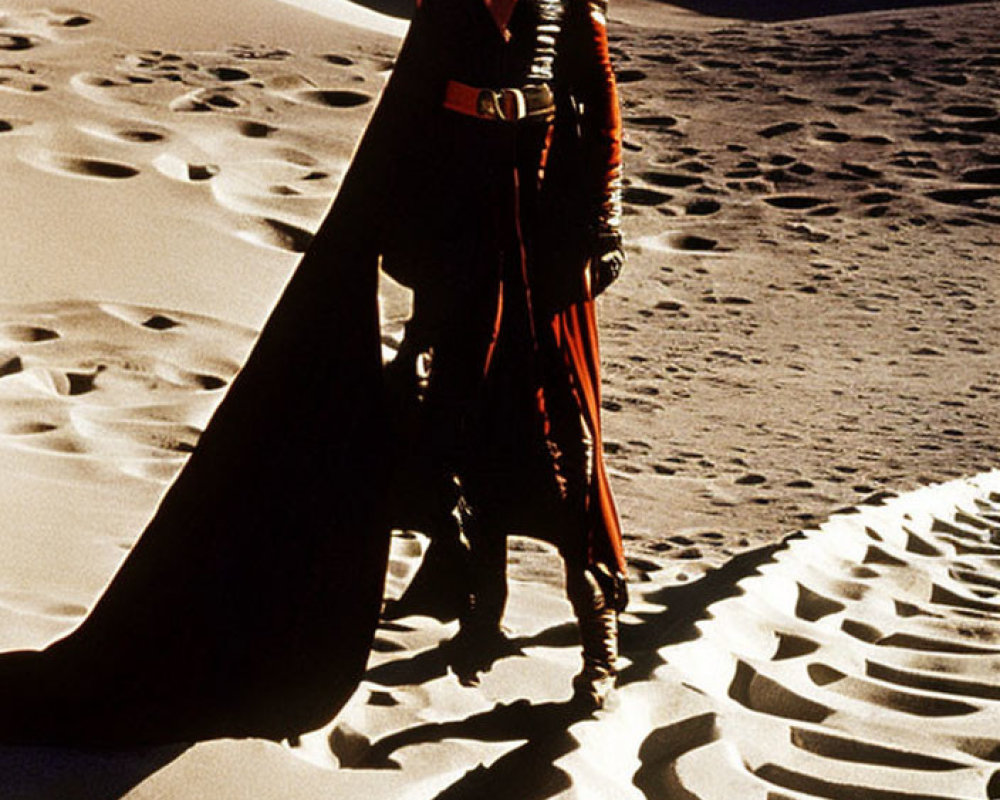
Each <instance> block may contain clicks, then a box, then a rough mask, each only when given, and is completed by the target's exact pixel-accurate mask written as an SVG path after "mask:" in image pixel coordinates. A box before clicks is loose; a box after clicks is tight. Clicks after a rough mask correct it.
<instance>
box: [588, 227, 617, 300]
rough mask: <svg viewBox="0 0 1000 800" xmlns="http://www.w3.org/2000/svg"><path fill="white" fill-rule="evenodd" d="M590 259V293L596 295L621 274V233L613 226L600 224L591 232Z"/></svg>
mask: <svg viewBox="0 0 1000 800" xmlns="http://www.w3.org/2000/svg"><path fill="white" fill-rule="evenodd" d="M593 236H594V238H593V246H592V248H591V253H592V256H591V259H590V288H591V294H592V295H593V296H594V297H597V296H598V295H599V294H601V293H602V292H603V291H604V290H605V289H607V288H608V287H609V286H610V285H611V284H612V283H614V282H615V281H616V280H617V279H618V276H619V275H620V274H621V271H622V267H624V266H625V249H624V248H623V246H622V235H621V234H620V233H619V232H618V230H617V229H615V228H609V227H604V226H602V227H601V228H599V229H598V230H597V231H595V232H594V234H593Z"/></svg>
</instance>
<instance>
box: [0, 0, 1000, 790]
mask: <svg viewBox="0 0 1000 800" xmlns="http://www.w3.org/2000/svg"><path fill="white" fill-rule="evenodd" d="M305 1H306V0H302V2H299V0H295V2H296V4H297V5H300V6H302V4H303V3H304V2H305ZM202 5H203V6H205V7H204V8H202V7H201V6H199V5H198V4H194V3H188V2H178V3H169V4H159V5H155V6H147V5H145V4H143V5H142V7H140V5H139V4H125V5H124V6H123V5H122V4H121V3H120V2H118V0H89V1H88V2H85V3H83V4H82V5H81V6H80V7H78V8H72V9H67V8H63V7H52V8H49V7H45V6H38V4H37V3H34V2H31V0H7V2H6V3H4V4H3V7H2V9H0V182H2V185H3V187H4V188H3V191H4V195H5V201H6V202H5V207H4V214H3V215H0V237H2V238H3V241H4V247H3V255H2V259H3V260H2V268H0V277H2V280H3V287H2V294H3V300H4V303H3V305H0V503H2V505H3V508H4V524H3V525H0V552H2V553H3V557H4V558H3V567H2V569H0V646H3V647H5V648H15V647H26V646H41V645H43V644H45V643H46V642H47V641H50V640H51V639H53V638H55V637H56V636H58V635H60V634H61V633H64V632H65V631H67V630H68V629H70V628H72V627H73V625H75V624H76V622H78V621H79V619H80V618H81V617H82V616H83V615H84V614H85V613H86V609H87V608H88V607H89V605H90V604H91V603H92V602H93V600H94V598H95V597H96V596H97V594H98V593H99V592H100V589H101V587H102V586H103V585H104V583H105V581H106V580H107V579H108V577H109V576H110V575H111V574H112V573H113V571H114V569H115V566H116V565H117V564H118V563H119V561H120V559H121V558H122V557H123V555H124V554H125V552H127V550H128V549H129V548H130V547H131V544H132V542H133V540H134V537H135V535H136V534H137V532H138V531H140V530H141V529H142V527H143V524H144V521H145V519H146V518H147V517H148V515H149V514H150V513H151V511H152V509H153V508H154V506H155V504H156V501H157V498H158V496H159V494H160V493H161V492H162V490H163V487H164V486H165V485H166V482H167V481H169V479H170V477H171V476H172V475H173V474H174V472H175V471H176V470H177V469H178V468H179V467H180V465H181V464H182V463H183V459H184V456H185V453H186V452H188V451H189V450H190V449H191V448H192V447H193V446H195V444H196V442H197V438H198V435H199V433H200V431H201V429H202V428H203V426H204V424H205V421H206V419H207V418H208V416H209V414H210V413H211V410H212V409H213V408H214V406H215V404H216V403H217V402H218V400H219V398H220V397H221V396H222V394H223V392H224V390H225V387H226V386H227V385H228V382H229V381H230V380H231V379H232V377H233V375H234V374H235V372H236V370H237V369H238V367H239V365H240V363H241V362H242V359H243V357H244V356H245V354H246V352H247V349H248V347H249V346H250V344H251V342H252V340H253V336H254V330H255V329H257V328H259V326H260V325H261V324H262V322H263V320H264V319H265V318H266V315H267V312H268V310H269V309H270V307H271V305H272V304H273V302H274V300H275V298H276V296H277V294H278V292H279V291H280V289H281V287H282V285H283V284H284V282H285V280H286V279H287V276H288V274H289V271H290V270H291V268H292V267H293V265H294V264H295V262H296V259H297V258H298V254H299V253H301V252H302V250H303V249H304V248H305V247H306V245H307V244H308V241H309V237H310V235H311V232H312V231H313V230H315V227H316V226H317V225H318V223H319V221H320V219H321V218H322V216H323V214H324V212H325V209H326V207H327V206H328V204H329V201H330V198H331V196H332V194H333V192H334V191H335V189H336V186H337V184H338V181H339V179H340V176H341V175H342V173H343V170H344V169H345V167H346V164H347V163H348V159H349V157H350V153H351V151H352V148H353V146H354V142H355V141H356V140H357V137H358V135H359V134H360V131H361V130H362V128H363V126H364V124H365V121H366V119H367V116H368V114H369V113H370V112H371V109H372V108H373V105H374V102H373V101H374V99H375V97H376V96H377V93H378V91H379V88H380V87H381V85H382V83H383V81H384V79H385V77H386V75H387V74H388V70H389V69H391V66H392V63H393V59H394V56H395V49H396V47H397V46H398V38H396V36H394V35H391V34H393V33H394V32H397V31H399V30H400V29H401V28H400V26H399V24H398V23H395V22H392V21H387V20H386V19H385V18H383V17H379V16H373V15H371V14H370V13H368V12H367V11H364V10H363V11H362V12H358V14H356V15H353V14H354V11H355V10H354V9H352V10H351V12H352V15H353V16H350V17H348V16H345V15H346V13H347V6H340V5H334V4H330V5H324V7H323V9H322V10H323V12H324V13H323V14H321V15H316V14H310V13H308V12H307V11H306V10H303V9H304V8H305V6H303V7H302V8H295V7H293V6H292V5H288V4H280V5H279V4H277V3H274V2H273V0H246V2H245V3H243V4H241V9H240V11H241V13H239V14H234V13H233V11H232V9H231V8H229V7H227V6H213V5H211V4H208V5H205V4H202ZM369 5H370V4H369ZM383 5H385V4H383ZM734 5H735V4H734ZM831 7H832V5H831ZM838 8H840V10H843V9H842V7H838ZM758 10H759V9H758ZM828 10H829V9H828ZM814 11H815V9H814ZM745 12H746V9H744V10H743V12H740V11H739V9H736V10H735V11H730V12H727V13H733V14H734V15H739V14H741V13H743V14H745ZM996 12H997V4H996V3H995V2H994V3H981V4H975V5H961V6H949V7H946V8H919V9H913V8H909V9H897V10H893V11H885V12H880V13H877V14H864V15H853V16H839V17H830V18H825V19H804V20H800V21H795V22H789V23H785V24H777V25H765V24H760V23H757V22H751V21H745V20H742V21H739V20H718V19H712V18H707V17H704V16H699V15H696V14H693V13H691V12H686V11H682V10H678V9H677V8H676V7H672V6H667V5H661V4H657V3H650V2H644V0H628V2H625V1H624V0H623V2H622V3H621V4H620V5H619V6H615V4H614V3H612V21H613V25H612V31H611V33H612V45H613V49H614V57H615V59H616V66H617V69H618V74H619V80H620V83H621V91H622V96H623V111H624V117H625V126H626V159H627V160H626V178H627V186H626V191H625V201H626V211H627V217H626V234H627V240H628V242H629V248H630V264H629V266H628V269H627V271H626V273H625V275H624V277H623V278H622V280H621V282H620V283H619V284H618V285H617V286H616V287H615V288H614V289H612V290H611V291H610V292H609V293H608V295H607V296H606V297H605V298H604V299H603V300H602V301H601V313H602V324H603V327H604V352H603V355H604V361H605V364H606V366H605V378H606V380H605V404H604V407H605V426H606V431H605V433H606V438H607V442H606V450H607V458H608V461H609V464H610V467H611V469H612V471H613V480H614V485H615V489H616V491H617V493H618V496H619V498H620V500H621V505H622V511H623V515H624V519H625V524H626V531H627V538H628V541H627V547H628V553H629V557H630V563H631V566H632V583H633V585H632V593H633V597H634V598H635V599H634V602H633V604H632V606H631V607H630V609H629V612H628V613H627V614H626V615H625V617H624V618H623V654H624V661H623V667H624V669H623V673H622V680H621V690H620V693H619V698H618V703H617V706H616V707H615V708H613V709H612V710H610V711H609V712H607V713H604V714H601V715H600V716H599V717H598V718H597V719H587V720H583V719H579V718H577V717H575V716H574V715H573V713H572V712H571V710H570V709H568V708H567V707H566V705H565V704H564V701H565V700H566V699H567V697H568V695H569V680H570V677H571V676H572V675H573V673H574V672H575V671H576V669H577V659H578V652H577V650H576V647H575V644H574V642H575V631H574V630H573V625H572V623H571V618H572V617H571V613H570V610H569V607H568V605H567V604H566V601H565V600H564V599H563V596H562V591H561V586H560V580H561V578H560V566H559V560H558V557H557V556H556V555H555V554H554V553H552V552H551V551H550V550H548V549H547V548H546V547H544V546H542V545H538V544H537V543H533V542H531V541H530V540H516V546H515V548H514V550H513V552H512V554H511V560H512V574H513V578H514V584H513V592H512V599H511V607H510V611H509V615H508V619H507V623H508V625H509V627H510V637H511V646H510V651H509V652H505V653H501V654H498V659H497V661H496V663H495V664H494V667H493V669H492V670H491V672H489V673H488V674H487V675H486V676H485V678H484V681H483V683H482V686H481V687H479V688H478V689H475V690H469V689H464V688H462V687H460V686H459V685H458V683H457V681H456V680H455V679H454V677H453V676H452V675H450V674H449V673H448V669H447V659H446V653H445V650H446V647H447V645H446V642H447V640H448V639H449V638H450V637H451V636H452V635H453V633H454V632H455V627H454V624H450V625H445V624H441V623H438V622H436V621H434V620H432V619H430V618H427V617H419V616H410V617H406V618H403V619H399V620H394V621H392V622H387V623H386V624H385V625H384V626H383V627H382V629H381V630H380V631H379V634H378V639H377V642H376V647H375V652H374V654H373V656H372V660H371V664H370V670H369V672H368V674H367V676H366V679H365V682H364V684H363V685H362V686H361V688H360V689H359V691H358V692H357V694H356V696H355V697H354V699H353V700H352V701H351V703H350V704H349V706H348V707H347V708H346V709H345V711H344V713H343V714H342V715H341V716H340V717H339V718H338V719H337V720H336V721H335V722H334V723H332V724H331V725H329V726H327V728H325V729H324V730H321V731H318V732H316V733H314V734H311V735H309V736H306V737H303V739H302V740H301V741H300V742H296V743H285V744H284V745H277V744H274V743H266V742H258V741H240V742H236V741H222V742H211V743H202V744H198V745H197V746H192V747H187V746H185V745H181V746H178V747H176V748H161V749H156V750H145V751H141V752H120V753H103V754H94V753H79V752H65V751H45V750H29V749H15V748H11V749H6V750H4V751H3V752H0V762H2V764H3V767H2V772H3V774H4V778H3V792H2V794H3V795H4V796H5V797H17V798H49V797H59V798H77V797H78V798H87V800H89V799H90V798H94V797H100V798H104V797H107V798H111V797H124V796H131V797H136V798H139V797H153V796H155V797H190V796H192V791H194V792H195V793H197V794H198V795H199V796H202V795H204V796H212V797H219V798H226V797H232V798H243V797H247V796H254V797H263V798H268V797H274V798H279V797H290V796H294V797H297V798H311V797H317V798H319V797H330V796H348V797H363V796H374V797H383V796H384V797H393V798H396V797H399V798H409V797H412V798H433V797H441V798H449V797H492V796H501V795H502V796H504V797H578V798H588V799H589V798H606V797H615V798H618V797H621V798H629V797H635V798H640V797H647V798H675V797H703V798H731V797H748V798H757V797H759V798H767V799H768V800H777V799H778V798H816V797H823V798H838V799H839V798H858V797H864V798H869V797H873V798H884V799H885V800H895V798H899V799H900V800H902V798H913V797H931V798H938V797H941V798H944V797H948V798H954V797H962V798H966V797H968V798H973V797H983V796H984V795H985V796H989V797H992V796H1000V789H998V781H1000V779H997V778H995V777H994V774H995V772H996V769H995V768H996V762H997V760H998V755H997V750H996V741H997V739H996V734H995V733H994V731H995V730H996V721H997V714H996V709H995V702H996V700H997V698H998V697H1000V689H998V688H997V686H998V681H997V677H996V664H995V663H994V662H995V655H996V653H997V652H1000V650H998V648H1000V645H998V643H997V633H996V624H995V615H996V612H997V610H998V608H1000V606H998V605H997V599H996V592H997V588H998V584H997V580H998V579H997V576H996V569H995V566H996V563H997V562H996V557H997V555H998V554H1000V549H998V545H997V543H996V541H995V539H997V537H998V536H1000V533H998V531H1000V500H998V497H1000V478H998V475H997V473H994V472H988V470H989V469H990V468H991V467H993V466H994V465H995V463H996V454H997V452H998V445H997V443H996V438H995V435H994V427H995V426H994V424H993V420H994V419H995V418H996V415H997V401H996V398H997V397H998V396H1000V371H998V370H997V367H996V363H995V358H994V353H995V352H996V350H997V348H998V345H1000V327H998V325H997V323H996V298H997V289H998V278H997V271H996V266H997V264H996V259H997V248H996V245H997V238H996V232H995V231H996V224H997V222H998V220H1000V205H998V203H1000V189H998V188H997V186H998V185H1000V176H998V172H997V170H998V165H1000V140H998V138H997V137H998V135H1000V128H998V119H1000V106H998V102H1000V101H998V97H1000V83H998V79H997V75H998V73H997V69H996V68H997V66H998V65H1000V61H998V59H1000V52H998V50H997V45H996V43H995V41H994V38H995V36H994V32H993V30H992V28H991V26H990V25H987V24H984V20H992V19H993V18H994V17H995V16H996ZM345 20H346V21H349V22H350V23H351V24H350V25H345V24H343V23H344V21H345ZM380 295H381V300H382V313H383V323H384V324H383V345H384V350H385V353H386V355H389V354H391V352H392V350H393V348H394V347H395V346H396V344H398V341H399V338H400V336H401V331H402V324H403V322H404V321H405V319H406V315H407V313H408V311H407V309H408V297H407V293H406V292H405V291H403V290H402V289H400V288H399V287H397V286H393V285H392V284H391V282H390V281H388V280H383V282H382V285H381V287H380ZM976 473H982V474H980V475H979V476H978V477H976V478H968V479H962V480H957V481H953V480H950V479H953V478H956V477H959V476H968V475H973V474H976ZM924 484H940V485H936V486H932V487H931V488H925V489H917V487H920V486H922V485H924ZM897 493H898V494H899V496H898V497H895V495H896V494H897ZM838 509H847V510H845V511H843V512H842V513H835V512H837V511H838ZM831 514H833V516H832V517H831ZM828 518H829V522H827V523H825V524H823V525H822V526H821V527H819V528H816V525H817V524H818V523H819V522H820V521H821V520H826V519H828ZM801 528H806V529H808V530H807V532H806V533H804V534H797V535H793V536H792V537H791V538H788V539H787V540H786V539H784V537H785V535H786V534H787V533H790V532H792V531H796V530H799V529H801ZM425 548H426V541H425V540H424V539H423V538H422V537H420V536H419V535H418V534H415V533H408V532H400V533H398V534H397V535H396V537H395V539H394V543H393V556H392V560H391V567H390V576H389V587H388V593H389V596H390V597H398V596H399V595H400V594H401V592H402V591H403V589H404V587H405V586H406V583H407V581H408V580H409V579H410V578H411V577H412V575H413V574H414V572H415V570H416V568H417V565H418V563H419V558H420V556H421V554H422V553H423V551H424V549H425ZM192 787H196V788H195V789H194V790H193V789H192Z"/></svg>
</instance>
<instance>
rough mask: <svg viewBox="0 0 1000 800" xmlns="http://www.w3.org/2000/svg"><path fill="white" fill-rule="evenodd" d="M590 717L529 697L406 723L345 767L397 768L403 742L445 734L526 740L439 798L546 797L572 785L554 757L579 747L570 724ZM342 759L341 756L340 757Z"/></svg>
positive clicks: (563, 705) (525, 799)
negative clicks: (459, 715) (458, 716)
mask: <svg viewBox="0 0 1000 800" xmlns="http://www.w3.org/2000/svg"><path fill="white" fill-rule="evenodd" d="M586 717H587V712H585V711H581V710H580V709H579V708H577V707H574V706H573V705H572V704H571V703H539V704H537V705H532V704H531V703H529V702H528V701H527V700H518V701H516V702H514V703H510V704H497V705H496V706H494V707H493V708H492V709H490V710H489V711H485V712H483V713H480V714H474V715H472V716H470V717H468V718H466V719H463V720H456V721H454V722H446V723H428V724H425V725H418V726H415V727H413V728H408V729H406V730H403V731H399V732H398V733H394V734H392V735H390V736H386V737H385V738H383V739H380V740H378V741H376V742H374V743H373V744H372V745H371V746H370V747H368V748H366V749H364V750H363V751H361V752H359V753H358V754H357V757H356V758H355V759H354V760H353V761H351V762H350V763H343V764H342V765H344V766H350V767H363V768H366V769H379V768H381V769H398V768H399V765H398V764H397V763H396V762H395V761H393V760H392V754H393V753H394V752H396V751H397V750H400V749H401V748H403V747H407V746H409V745H415V744H426V743H430V742H442V741H445V740H446V739H475V740H478V741H483V742H507V741H511V742H513V741H524V744H522V745H521V746H520V747H518V748H517V749H515V750H512V751H511V752H509V753H507V754H506V755H504V756H502V757H501V758H499V759H497V760H496V761H495V762H494V763H493V764H491V765H490V766H489V767H484V766H479V767H476V768H474V769H472V770H470V771H469V772H467V773H466V774H465V775H464V776H462V777H461V778H460V779H459V780H457V781H456V782H455V783H453V784H452V785H451V786H449V787H448V788H447V789H445V790H444V791H443V792H441V793H440V794H438V795H437V797H436V798H435V800H458V798H477V800H487V799H488V798H493V797H498V798H499V797H503V798H510V797H516V798H519V800H545V798H549V797H554V796H555V795H557V794H559V793H560V792H563V791H565V790H566V789H568V788H569V787H570V786H571V785H572V781H571V779H570V776H569V775H568V774H567V773H566V772H565V771H564V770H562V769H560V768H559V767H557V766H556V765H555V762H556V761H557V760H558V759H559V758H561V757H562V756H564V755H566V754H567V753H571V752H572V751H573V750H575V749H577V747H579V744H578V742H577V741H576V739H575V738H573V736H572V734H570V732H569V727H570V726H571V725H572V724H573V723H575V722H579V721H580V720H582V719H585V718H586ZM342 762H343V759H342Z"/></svg>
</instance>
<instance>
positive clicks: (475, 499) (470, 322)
mask: <svg viewBox="0 0 1000 800" xmlns="http://www.w3.org/2000/svg"><path fill="white" fill-rule="evenodd" d="M605 13H606V4H605V3H603V2H599V1H595V0H515V1H513V2H512V1H511V0H507V1H506V2H503V1H502V0H467V1H466V2H454V0H452V1H451V2H449V0H422V2H421V3H420V4H419V8H418V10H417V12H416V15H415V17H414V19H413V22H412V26H411V32H410V37H409V40H408V45H409V49H408V50H407V51H406V52H405V53H404V55H403V56H401V57H400V60H399V64H398V66H397V69H396V74H395V76H394V78H395V80H396V81H397V86H396V88H397V90H400V91H405V94H406V95H407V97H408V98H409V101H410V102H411V103H412V104H413V105H414V106H415V107H417V108H419V109H422V110H423V113H425V114H426V117H425V119H423V120H422V121H421V123H420V124H419V125H409V126H407V127H406V128H405V130H404V131H403V132H401V133H400V135H401V136H404V137H406V138H407V142H406V143H405V144H404V145H403V146H402V153H401V156H402V158H403V161H404V163H405V164H406V165H407V166H406V167H403V168H401V171H400V173H399V174H398V175H397V176H395V177H394V180H393V181H392V183H393V190H392V193H391V200H390V206H389V213H388V215H387V218H388V220H389V221H388V224H386V225H385V226H384V229H383V234H382V241H383V245H382V267H383V269H384V270H385V271H386V272H388V273H389V274H390V275H392V276H393V277H395V278H397V279H398V280H399V281H400V282H402V283H404V284H406V285H407V286H410V287H411V288H412V289H413V291H414V295H413V313H412V317H411V319H410V320H409V322H408V324H407V327H406V333H405V337H404V339H403V342H402V345H401V347H400V350H399V353H398V355H397V356H396V358H395V359H394V360H393V361H392V363H391V364H390V365H389V366H388V368H387V371H386V374H387V382H388V385H389V388H390V396H391V397H393V398H395V402H394V408H396V410H397V412H398V413H397V420H402V422H401V423H400V424H399V430H398V432H397V435H398V436H399V437H401V439H402V442H403V444H402V450H403V453H404V456H403V457H400V458H398V459H397V463H398V464H399V465H401V467H400V469H399V470H397V473H396V477H395V483H396V485H397V488H398V487H403V488H398V493H399V495H401V496H403V497H404V498H406V499H404V500H403V501H401V503H400V505H401V506H403V507H404V509H405V510H400V509H397V511H398V513H399V515H400V516H401V517H402V518H403V519H407V520H410V521H413V520H416V522H415V523H413V526H414V527H417V528H420V527H423V528H424V529H425V530H427V529H429V530H430V532H431V533H432V536H433V538H432V545H431V548H430V551H429V552H428V559H429V563H430V564H431V570H432V572H431V574H435V571H436V575H437V580H434V581H431V580H429V579H428V578H426V576H425V575H424V576H422V575H418V582H422V583H424V584H428V587H426V588H430V584H432V583H433V584H437V585H438V586H439V587H441V588H442V591H446V592H448V593H449V594H450V595H451V597H452V598H453V599H454V598H460V597H462V596H463V595H467V596H468V597H469V602H468V605H467V606H466V607H465V608H459V609H458V611H457V615H458V616H459V619H460V633H459V635H458V637H457V638H456V640H455V642H454V645H455V646H454V647H453V648H451V650H452V657H451V666H452V668H453V670H454V671H455V673H456V674H457V675H458V677H459V679H460V680H461V681H462V682H463V683H466V684H474V683H477V682H478V673H479V672H481V671H482V670H484V669H485V668H487V667H488V665H489V663H490V661H491V660H492V657H493V656H494V655H495V654H497V653H498V652H500V651H502V649H503V646H504V637H503V633H502V628H501V620H502V615H503V611H504V606H505V602H506V596H507V587H506V576H505V565H506V538H507V536H508V534H510V533H512V532H522V533H524V532H526V533H530V534H532V535H535V536H539V537H541V538H543V539H547V540H549V541H551V542H553V543H554V544H555V545H556V546H557V547H558V549H559V551H560V553H561V555H562V557H563V560H564V563H565V571H566V591H567V595H568V598H569V600H570V602H571V604H572V607H573V610H574V612H575V615H576V618H577V621H578V624H579V629H580V636H581V641H582V652H583V667H582V669H581V671H580V673H579V675H577V677H576V678H575V679H574V701H575V702H577V703H582V704H584V705H587V706H590V707H592V708H599V707H601V706H602V705H603V704H604V702H605V699H606V697H607V695H608V692H609V690H610V688H611V685H612V683H613V681H614V676H615V660H616V652H617V621H616V615H617V613H618V612H619V611H620V610H621V609H622V607H623V605H624V599H625V577H624V576H625V564H624V559H623V556H622V547H621V533H620V528H619V523H618V518H617V514H616V512H615V508H614V502H613V500H612V497H611V493H610V490H609V487H608V481H607V476H606V473H605V470H604V465H603V460H602V453H601V430H600V420H599V413H600V380H599V371H598V353H597V334H596V326H595V319H594V296H596V295H597V294H599V293H600V292H601V291H603V289H605V288H606V287H607V285H608V284H609V283H610V282H611V281H612V280H613V279H614V278H615V277H617V274H618V272H619V271H620V269H621V266H622V264H623V262H624V252H623V249H622V241H621V236H620V233H619V225H620V217H621V208H620V173H621V123H620V115H619V106H618V98H617V92H616V87H615V80H614V73H613V71H612V68H611V62H610V57H609V52H608V42H607V34H606V23H605ZM410 165H416V166H410ZM415 487H418V488H415ZM415 499H416V500H417V502H416V505H417V506H418V507H419V508H420V509H421V511H420V512H419V513H417V512H415V511H414V509H413V505H414V502H413V501H414V500H415ZM456 502H458V507H459V509H460V511H459V516H460V519H461V524H460V525H456V523H455V517H454V515H453V514H452V513H451V511H452V508H453V507H454V506H455V504H456ZM421 523H422V524H421ZM461 538H464V539H465V540H467V542H468V545H469V548H470V558H468V559H463V556H462V553H461V544H460V541H461ZM422 572H423V570H422ZM449 573H451V575H449ZM456 573H457V574H459V575H465V574H468V575H469V576H470V577H471V580H470V583H469V585H467V586H465V587H462V586H461V582H460V581H456V579H455V574H456ZM425 594H430V592H426V591H425ZM402 605H403V607H404V608H405V607H407V603H406V602H405V600H404V602H403V604H402ZM397 611H398V609H397Z"/></svg>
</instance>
